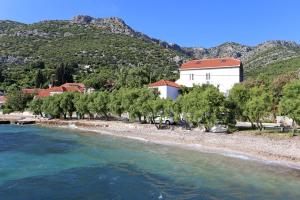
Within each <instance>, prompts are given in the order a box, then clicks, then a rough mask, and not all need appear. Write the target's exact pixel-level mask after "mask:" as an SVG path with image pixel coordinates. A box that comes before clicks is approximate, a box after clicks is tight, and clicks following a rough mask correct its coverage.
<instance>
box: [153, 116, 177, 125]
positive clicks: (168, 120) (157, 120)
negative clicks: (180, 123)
mask: <svg viewBox="0 0 300 200" xmlns="http://www.w3.org/2000/svg"><path fill="white" fill-rule="evenodd" d="M160 122H161V123H162V124H166V125H171V124H174V123H175V122H174V118H173V117H160V116H158V117H156V118H155V119H154V123H156V124H159V123H160Z"/></svg>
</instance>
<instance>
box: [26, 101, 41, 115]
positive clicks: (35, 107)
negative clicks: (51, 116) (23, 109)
mask: <svg viewBox="0 0 300 200" xmlns="http://www.w3.org/2000/svg"><path fill="white" fill-rule="evenodd" d="M42 106H43V100H42V99H40V98H35V99H33V100H32V101H31V102H30V104H29V110H30V111H31V112H33V114H34V115H40V116H41V117H43V111H42Z"/></svg>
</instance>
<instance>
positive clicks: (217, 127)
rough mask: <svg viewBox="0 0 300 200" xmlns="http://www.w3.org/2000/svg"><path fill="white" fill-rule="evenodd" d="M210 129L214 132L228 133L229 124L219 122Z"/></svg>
mask: <svg viewBox="0 0 300 200" xmlns="http://www.w3.org/2000/svg"><path fill="white" fill-rule="evenodd" d="M210 131H211V132H213V133H226V132H227V131H228V126H226V125H221V124H218V125H215V126H213V127H212V128H211V129H210Z"/></svg>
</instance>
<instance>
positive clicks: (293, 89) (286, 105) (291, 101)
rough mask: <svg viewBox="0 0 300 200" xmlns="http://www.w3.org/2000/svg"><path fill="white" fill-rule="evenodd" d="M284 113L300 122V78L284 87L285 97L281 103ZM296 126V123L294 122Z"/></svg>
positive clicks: (280, 106)
mask: <svg viewBox="0 0 300 200" xmlns="http://www.w3.org/2000/svg"><path fill="white" fill-rule="evenodd" d="M279 110H280V112H281V113H282V114H283V115H286V116H288V117H290V118H291V119H293V121H294V122H296V123H297V124H300V80H296V81H293V82H291V83H290V84H288V85H286V86H284V88H283V98H282V100H281V101H280V104H279ZM294 128H295V123H294Z"/></svg>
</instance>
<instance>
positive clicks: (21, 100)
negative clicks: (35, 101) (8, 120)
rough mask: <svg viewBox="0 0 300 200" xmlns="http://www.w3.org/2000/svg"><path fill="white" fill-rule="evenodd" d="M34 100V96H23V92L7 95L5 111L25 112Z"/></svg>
mask: <svg viewBox="0 0 300 200" xmlns="http://www.w3.org/2000/svg"><path fill="white" fill-rule="evenodd" d="M32 98H33V97H32V95H28V94H23V93H22V92H21V91H13V92H11V93H9V94H8V95H7V100H6V102H5V104H4V109H3V110H4V112H5V113H10V112H14V111H19V112H24V111H25V109H26V108H27V104H28V103H29V102H30V101H31V100H32Z"/></svg>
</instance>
